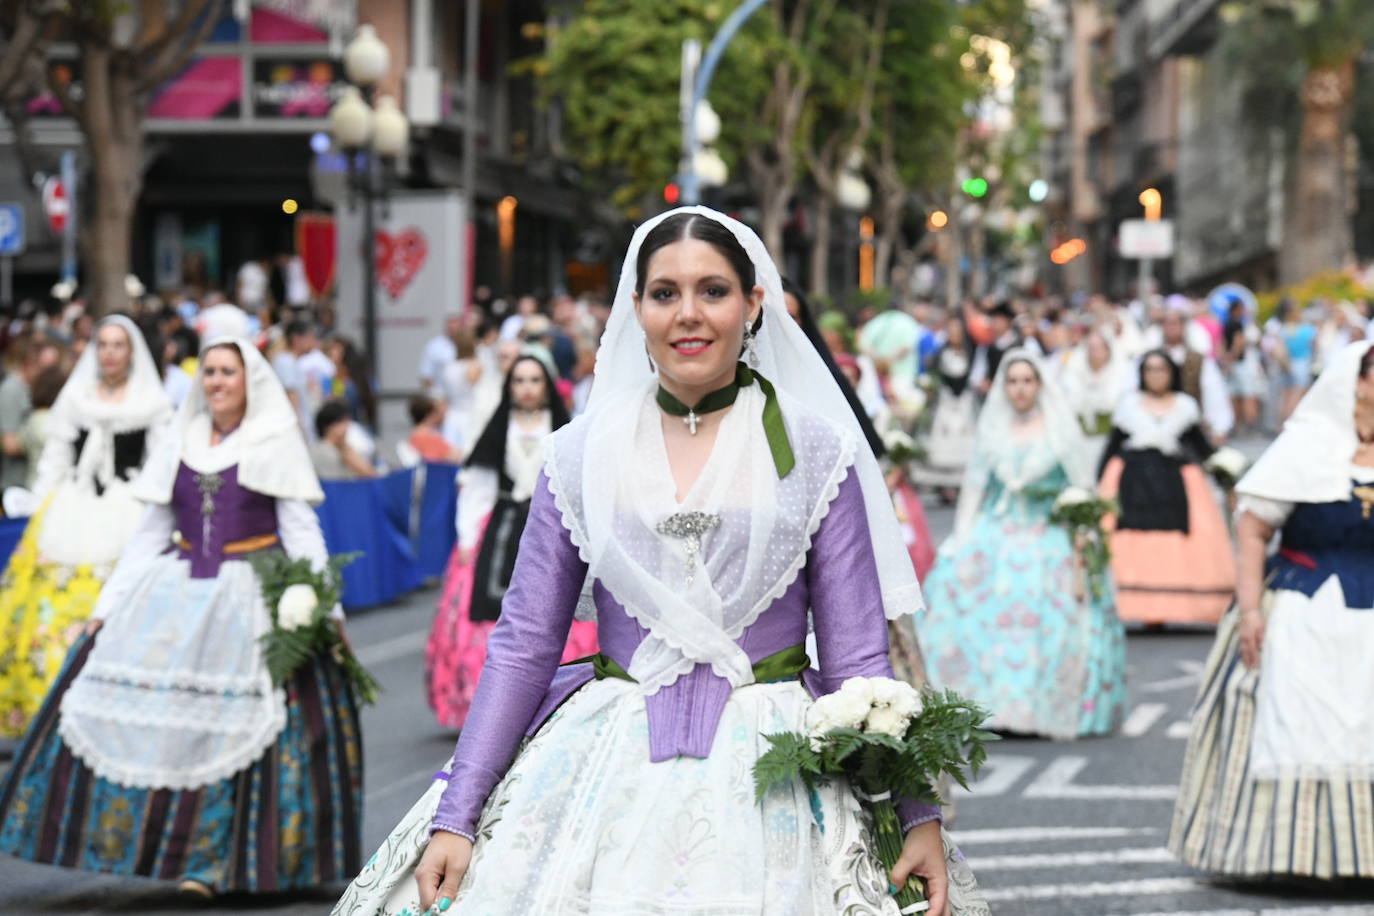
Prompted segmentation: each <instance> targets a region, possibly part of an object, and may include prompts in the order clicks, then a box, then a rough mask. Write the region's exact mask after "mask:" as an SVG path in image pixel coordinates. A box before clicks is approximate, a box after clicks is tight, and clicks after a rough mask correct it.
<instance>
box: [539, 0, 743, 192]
mask: <svg viewBox="0 0 1374 916" xmlns="http://www.w3.org/2000/svg"><path fill="white" fill-rule="evenodd" d="M573 9H574V7H570V8H569V10H570V18H568V19H567V21H566V22H565V24H563V25H562V26H560V27H559V28H557V29H556V30H554V31H553V32H552V33H551V34H550V35H549V39H550V40H549V42H548V46H547V48H546V50H545V52H544V54H543V55H542V56H541V57H538V58H536V59H533V60H530V61H526V62H523V63H522V64H521V65H520V66H521V67H522V68H523V69H526V70H527V71H528V72H531V73H533V74H534V75H535V76H536V77H537V78H538V79H539V81H540V86H541V96H542V99H543V100H544V102H545V103H552V102H554V101H555V100H556V101H557V102H558V103H559V104H561V106H562V109H563V122H564V133H565V142H566V144H567V152H568V153H569V154H570V155H571V156H572V158H573V159H575V160H576V161H577V162H578V163H579V164H580V165H581V166H582V167H583V169H585V170H586V171H587V172H588V173H589V177H590V178H591V180H592V181H593V182H594V183H595V184H597V185H600V186H601V187H603V188H604V189H605V190H606V192H607V194H608V195H609V196H610V199H611V201H612V203H613V204H614V205H615V206H616V207H617V208H618V209H620V210H621V211H622V212H624V213H627V214H628V215H636V214H637V213H638V211H639V210H640V209H642V207H643V206H644V205H645V204H646V203H647V202H649V201H652V200H653V199H656V198H657V197H658V195H659V193H660V192H661V191H662V189H663V187H664V185H666V184H667V183H668V182H669V181H671V180H672V178H673V176H674V175H675V174H676V173H677V171H678V167H679V164H680V160H681V156H682V128H681V123H680V120H679V86H680V80H681V74H682V63H681V61H682V43H683V41H685V40H687V39H689V38H696V39H697V40H699V41H701V42H702V44H703V46H704V45H705V44H707V43H709V42H710V40H711V36H713V35H714V34H715V32H716V29H717V28H718V27H719V26H720V23H721V22H722V21H723V20H724V19H725V17H726V16H727V15H729V13H730V12H731V10H733V9H734V4H732V3H729V2H726V0H585V2H582V3H579V4H576V6H575V12H573ZM761 24H762V23H750V24H749V25H748V26H746V27H745V29H744V30H743V31H742V32H741V34H740V35H739V36H738V37H736V39H735V41H734V42H733V43H732V44H731V45H730V48H729V50H728V51H727V52H726V55H725V57H724V59H723V60H722V62H721V67H720V69H719V70H718V71H717V75H716V80H715V88H716V91H715V92H714V93H712V96H711V101H712V104H713V105H714V107H715V109H716V111H717V113H718V114H719V115H720V117H721V122H722V127H721V139H720V141H719V142H718V144H717V147H718V148H719V149H720V150H721V152H722V155H723V156H724V157H725V159H726V161H727V162H730V161H732V160H736V159H737V158H738V152H737V151H738V150H739V148H740V134H741V130H742V128H741V125H742V124H745V123H747V122H749V121H752V120H754V119H755V118H757V117H758V110H759V105H760V100H761V98H762V95H763V89H764V84H763V78H762V70H761V68H759V66H758V65H757V61H758V60H759V59H761V58H762V56H763V54H762V48H763V41H762V39H761V35H760V33H761V32H762V31H763V29H761V28H760V25H761ZM722 90H723V91H722Z"/></svg>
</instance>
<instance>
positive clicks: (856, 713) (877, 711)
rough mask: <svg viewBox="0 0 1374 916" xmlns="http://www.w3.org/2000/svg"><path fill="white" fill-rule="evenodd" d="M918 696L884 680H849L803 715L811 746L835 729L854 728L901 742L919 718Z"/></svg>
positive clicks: (907, 687) (904, 686) (904, 685)
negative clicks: (914, 720) (913, 722)
mask: <svg viewBox="0 0 1374 916" xmlns="http://www.w3.org/2000/svg"><path fill="white" fill-rule="evenodd" d="M920 712H921V694H920V693H919V692H918V691H917V690H916V688H914V687H912V686H911V685H910V684H907V683H904V682H902V681H897V680H893V679H892V678H888V677H851V678H850V679H849V680H847V681H845V682H844V683H843V684H841V685H840V689H839V690H837V691H835V692H834V693H831V694H827V695H826V696H823V697H820V698H819V699H817V700H816V702H815V703H813V704H811V709H810V710H808V711H807V714H806V730H807V734H808V735H809V736H810V737H811V738H812V743H813V746H814V745H815V743H816V742H817V741H818V740H819V739H821V738H823V737H824V736H825V735H826V734H827V733H828V732H830V731H832V730H833V729H837V728H857V729H860V730H862V731H866V732H872V733H875V734H883V735H890V736H892V737H894V738H901V737H902V736H904V735H905V734H906V731H907V729H908V728H909V727H910V726H911V720H912V719H913V718H915V717H916V716H918V715H920Z"/></svg>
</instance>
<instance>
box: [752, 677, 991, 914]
mask: <svg viewBox="0 0 1374 916" xmlns="http://www.w3.org/2000/svg"><path fill="white" fill-rule="evenodd" d="M986 718H987V712H986V711H985V710H983V709H982V708H981V707H979V706H977V705H976V704H974V703H970V702H969V701H967V700H965V699H963V698H962V697H960V696H959V695H958V694H956V693H954V692H953V691H951V690H946V691H945V692H943V693H940V692H938V691H935V690H931V689H929V688H927V689H926V690H925V691H923V692H922V691H917V690H916V688H914V687H912V686H911V685H910V684H906V683H903V682H902V681H897V680H893V679H892V678H886V677H852V678H850V679H849V680H847V681H845V682H844V683H843V684H842V685H841V686H840V689H839V690H837V691H835V692H834V693H831V694H827V695H826V696H823V697H820V698H819V699H817V700H816V702H815V703H813V704H812V705H811V708H810V710H808V712H807V714H806V733H805V734H799V733H797V732H782V733H779V734H773V735H765V736H764V737H765V738H766V739H767V740H768V743H769V744H771V745H772V747H771V748H769V749H768V751H767V752H766V753H764V755H763V756H762V757H760V758H759V759H758V762H757V763H755V764H754V788H755V790H756V793H757V797H758V798H759V799H760V800H762V799H763V797H764V795H765V794H767V792H768V790H769V789H771V788H772V787H773V786H775V785H779V784H782V783H788V782H791V781H792V780H794V779H801V780H802V781H803V782H804V783H805V784H806V786H807V788H808V789H812V790H814V789H815V787H816V785H817V784H820V783H824V782H825V781H827V780H828V779H830V778H832V777H834V776H844V777H847V778H848V779H849V781H850V783H851V784H852V785H853V786H854V788H855V789H856V794H858V796H859V798H860V800H861V801H862V802H863V803H864V804H865V807H867V809H868V810H869V812H870V814H871V815H872V818H873V833H874V847H875V848H876V851H877V853H878V858H879V859H880V860H881V861H882V863H883V867H884V869H885V870H886V871H889V872H890V871H891V870H892V866H893V865H895V864H896V862H897V859H898V858H899V857H900V856H901V853H902V843H903V841H904V837H903V836H902V826H901V822H900V821H899V820H898V818H897V809H896V806H895V804H894V803H893V797H894V796H896V797H901V798H909V799H912V800H914V801H920V802H926V803H928V804H937V805H938V804H940V803H941V800H940V797H939V795H938V794H937V793H936V791H935V784H936V782H937V780H939V778H940V776H941V775H943V774H945V773H948V774H949V775H950V776H951V777H952V778H953V779H954V780H955V781H956V782H958V783H959V785H961V786H963V787H964V788H968V783H967V781H966V777H965V775H964V770H965V768H967V769H968V770H969V771H970V772H971V773H972V774H974V775H976V774H977V772H978V769H979V767H981V766H982V765H983V762H984V761H985V760H986V759H987V751H986V750H985V748H984V746H983V745H984V742H986V741H995V740H997V736H996V735H993V734H990V733H988V732H984V731H982V730H981V728H980V726H981V725H982V724H983V721H984V720H985V719H986ZM924 901H925V890H924V887H923V886H922V885H921V882H920V881H919V880H917V879H915V878H913V879H911V880H910V881H908V882H907V884H906V886H905V887H902V888H900V889H898V891H897V904H898V907H899V908H900V909H901V911H902V912H903V913H918V912H922V911H923V910H925V909H927V908H928V906H922V904H923V903H924Z"/></svg>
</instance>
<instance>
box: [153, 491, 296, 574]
mask: <svg viewBox="0 0 1374 916" xmlns="http://www.w3.org/2000/svg"><path fill="white" fill-rule="evenodd" d="M238 477H239V469H238V466H237V465H234V466H231V467H227V468H225V469H224V470H222V471H219V472H217V473H214V474H201V473H199V472H197V471H193V470H191V469H190V468H189V467H187V466H186V465H185V464H182V465H181V467H179V468H177V479H176V483H175V484H174V485H173V486H172V512H173V514H175V515H176V524H177V531H178V532H180V534H181V538H180V540H182V541H183V542H185V543H186V544H189V545H190V550H186V549H184V548H181V547H177V548H176V549H177V550H178V551H179V553H180V554H181V558H182V559H184V560H190V561H191V578H193V579H213V578H214V577H215V576H216V575H218V574H219V567H220V564H221V563H223V562H224V560H225V555H224V545H225V544H231V543H233V542H235V541H242V540H244V539H246V538H252V537H258V536H260V535H264V534H275V533H276V531H277V501H276V500H275V499H274V498H272V497H271V496H264V495H263V494H262V493H255V492H253V491H252V490H245V489H244V488H243V487H241V486H239V483H238Z"/></svg>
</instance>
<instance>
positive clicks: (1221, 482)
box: [1202, 445, 1250, 490]
mask: <svg viewBox="0 0 1374 916" xmlns="http://www.w3.org/2000/svg"><path fill="white" fill-rule="evenodd" d="M1249 467H1250V461H1249V459H1247V458H1246V457H1245V455H1244V454H1242V453H1241V451H1240V450H1239V449H1234V448H1232V447H1231V446H1229V445H1223V446H1222V447H1221V448H1219V449H1217V450H1216V451H1215V452H1213V453H1212V457H1210V458H1208V459H1207V460H1206V462H1204V463H1203V465H1202V468H1203V470H1205V471H1207V473H1209V474H1211V475H1212V477H1214V478H1215V479H1216V482H1217V485H1218V486H1220V487H1221V488H1222V489H1223V490H1231V489H1233V488H1234V487H1235V485H1236V484H1237V483H1239V482H1240V479H1241V478H1242V477H1244V476H1245V472H1246V470H1247V469H1248V468H1249Z"/></svg>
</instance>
